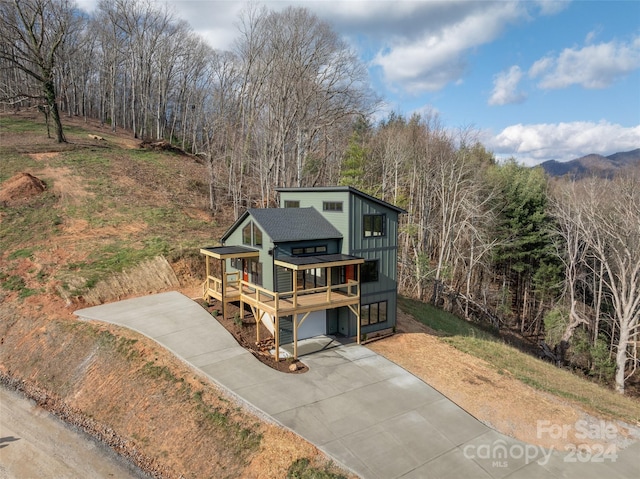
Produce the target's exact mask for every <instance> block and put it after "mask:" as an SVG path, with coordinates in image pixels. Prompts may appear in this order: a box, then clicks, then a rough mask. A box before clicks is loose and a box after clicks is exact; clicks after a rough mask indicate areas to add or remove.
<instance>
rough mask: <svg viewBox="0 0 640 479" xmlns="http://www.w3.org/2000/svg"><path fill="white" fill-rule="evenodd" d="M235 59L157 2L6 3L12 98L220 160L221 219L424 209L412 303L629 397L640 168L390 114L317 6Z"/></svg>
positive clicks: (415, 236)
mask: <svg viewBox="0 0 640 479" xmlns="http://www.w3.org/2000/svg"><path fill="white" fill-rule="evenodd" d="M237 25H238V36H237V39H236V41H235V44H234V47H233V49H231V50H230V51H217V50H215V49H213V48H212V47H211V46H209V45H207V44H206V43H205V42H204V40H203V39H202V38H200V37H199V36H198V35H197V34H195V33H194V31H193V30H192V29H191V27H190V26H189V25H188V24H186V23H184V22H183V21H180V20H178V19H177V17H176V16H175V15H174V14H173V13H172V12H171V11H170V10H169V9H167V8H166V7H163V6H162V5H161V4H159V3H157V2H154V1H152V0H102V1H101V2H100V4H99V6H98V8H97V10H96V11H95V12H94V13H93V14H91V15H88V14H86V13H84V12H82V11H80V10H78V9H77V7H76V6H75V4H74V2H72V1H70V0H0V102H2V104H3V108H4V109H5V111H9V110H11V109H25V108H37V109H39V110H40V111H42V113H43V114H44V115H45V117H46V119H47V122H48V124H49V122H51V123H52V124H53V126H54V129H55V135H56V139H57V141H59V142H64V141H66V139H65V136H64V130H63V124H64V118H65V117H69V116H76V117H84V118H87V119H89V118H91V119H99V121H100V122H102V123H103V124H104V125H108V126H109V127H110V128H111V129H112V130H114V131H115V130H118V129H121V130H126V131H130V132H132V133H131V134H132V135H134V136H135V137H137V138H140V139H163V140H166V141H168V142H170V143H171V144H173V145H175V146H177V147H179V148H182V149H183V150H185V151H187V152H189V153H192V154H196V155H198V156H199V157H200V158H202V160H203V161H205V162H206V164H207V165H208V167H209V178H207V181H208V182H209V184H210V197H211V205H210V206H211V209H212V210H213V212H214V213H215V212H216V211H220V210H221V209H222V208H229V209H232V211H233V213H234V215H235V216H238V215H239V214H241V213H242V211H243V209H244V208H246V207H247V206H268V205H271V204H273V202H274V201H275V195H274V188H276V187H279V186H322V185H335V184H343V185H351V186H354V187H356V188H358V189H361V190H362V191H365V192H367V193H369V194H371V195H374V196H376V197H379V198H381V199H384V200H386V201H389V202H391V203H394V204H396V205H398V206H400V207H402V208H404V209H406V211H407V212H408V213H407V214H406V215H403V217H402V219H401V229H400V238H399V244H400V255H399V265H398V272H399V273H398V276H399V288H400V292H401V294H404V295H407V296H410V297H414V298H419V299H421V300H426V301H430V302H432V303H434V304H436V305H438V306H441V307H443V308H445V309H447V310H450V311H452V312H455V313H457V314H459V315H461V316H463V317H465V318H467V319H468V320H470V321H475V322H478V323H481V324H484V325H486V326H487V327H489V328H493V329H495V330H510V331H512V332H513V331H515V332H517V333H518V334H519V335H521V336H522V337H524V338H528V339H530V340H531V341H533V342H534V344H538V343H539V344H542V345H543V346H544V347H543V349H542V351H543V352H544V353H545V355H546V356H547V357H548V358H551V359H553V360H554V361H556V362H557V363H558V364H560V365H565V364H570V365H571V366H573V367H577V368H580V369H582V370H583V371H584V372H585V373H587V374H589V375H592V376H595V377H597V378H600V379H604V380H607V381H613V383H614V384H615V388H616V390H617V391H619V392H620V393H624V390H625V384H626V383H627V381H628V379H629V377H631V376H632V375H633V374H634V373H635V370H636V367H637V366H638V364H639V359H638V353H637V347H638V344H639V340H640V338H639V334H640V321H639V320H640V175H639V174H638V172H635V171H628V172H626V173H625V174H624V175H621V176H619V177H615V178H607V179H602V178H594V179H586V180H580V181H576V180H571V179H568V178H564V179H553V180H552V179H550V178H548V177H546V176H545V174H544V172H543V171H542V170H541V169H540V168H528V167H525V166H523V165H519V164H518V163H517V162H516V161H515V160H512V161H508V162H506V163H498V162H496V161H495V159H494V157H493V155H492V153H491V152H490V151H487V150H486V149H485V148H484V146H483V145H482V144H481V143H480V142H479V141H478V140H477V137H476V136H477V135H476V133H477V132H475V131H473V130H472V129H458V130H453V129H451V128H448V127H445V126H444V125H442V124H441V122H440V120H439V118H438V115H436V114H425V115H422V116H420V115H414V116H411V117H410V118H406V117H404V116H403V115H401V114H391V115H389V116H388V117H387V118H385V119H384V120H383V121H381V122H379V123H377V124H374V123H373V120H372V118H373V113H375V112H376V109H377V108H378V107H379V104H380V101H381V99H379V98H377V97H376V95H375V93H374V92H373V91H372V90H371V88H370V86H369V83H368V76H367V70H366V67H365V65H364V64H362V62H361V61H360V60H359V59H358V57H357V55H356V54H355V53H354V52H353V51H352V50H351V49H350V48H349V46H348V45H347V44H346V43H345V42H344V41H343V40H342V39H341V38H340V36H339V35H338V34H337V33H336V32H335V31H334V30H333V29H332V27H331V25H329V24H328V23H326V22H324V21H322V20H320V19H319V18H318V17H316V16H315V15H314V14H312V13H311V12H309V11H308V10H307V9H304V8H293V7H289V8H286V9H284V10H282V11H277V12H276V11H271V10H268V9H266V8H260V7H257V6H252V5H249V6H248V7H247V8H246V10H245V11H244V12H243V13H242V14H241V16H240V17H239V18H238V21H237Z"/></svg>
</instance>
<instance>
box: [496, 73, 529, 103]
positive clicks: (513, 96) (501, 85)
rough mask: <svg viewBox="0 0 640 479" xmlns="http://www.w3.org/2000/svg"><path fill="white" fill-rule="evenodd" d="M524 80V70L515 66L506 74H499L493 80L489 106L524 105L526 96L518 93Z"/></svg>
mask: <svg viewBox="0 0 640 479" xmlns="http://www.w3.org/2000/svg"><path fill="white" fill-rule="evenodd" d="M521 79H522V70H521V69H520V67H519V66H517V65H514V66H512V67H511V68H510V69H509V70H508V71H506V72H500V73H498V74H497V75H496V76H495V77H494V79H493V92H491V97H490V98H489V105H508V104H513V103H522V102H523V101H524V100H525V99H526V95H525V94H524V93H522V92H520V91H518V85H519V84H520V80H521Z"/></svg>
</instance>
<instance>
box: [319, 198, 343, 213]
mask: <svg viewBox="0 0 640 479" xmlns="http://www.w3.org/2000/svg"><path fill="white" fill-rule="evenodd" d="M322 211H336V212H341V211H342V201H323V202H322Z"/></svg>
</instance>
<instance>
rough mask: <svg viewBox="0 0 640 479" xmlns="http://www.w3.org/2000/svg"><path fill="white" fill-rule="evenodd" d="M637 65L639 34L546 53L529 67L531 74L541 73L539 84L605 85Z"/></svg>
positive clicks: (552, 86)
mask: <svg viewBox="0 0 640 479" xmlns="http://www.w3.org/2000/svg"><path fill="white" fill-rule="evenodd" d="M638 68H640V37H636V38H634V39H633V40H631V41H629V42H627V43H620V42H615V41H612V42H608V43H599V44H597V45H587V46H585V47H583V48H579V49H577V48H566V49H565V50H563V51H562V52H561V53H560V54H559V55H558V56H557V57H553V56H546V57H544V58H542V59H540V60H538V61H537V62H535V63H534V64H533V66H532V67H531V68H530V70H529V76H531V77H532V78H536V77H541V78H540V82H539V83H538V87H540V88H543V89H559V88H566V87H569V86H571V85H581V86H582V87H584V88H590V89H592V88H606V87H608V86H610V85H611V84H612V83H614V82H615V81H616V80H617V79H618V78H620V77H622V76H624V75H627V74H629V73H631V72H633V71H634V70H637V69H638Z"/></svg>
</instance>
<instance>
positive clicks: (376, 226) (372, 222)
mask: <svg viewBox="0 0 640 479" xmlns="http://www.w3.org/2000/svg"><path fill="white" fill-rule="evenodd" d="M385 220H386V218H385V215H364V216H363V218H362V227H363V230H364V236H365V238H368V237H371V236H384V235H385V231H384V224H385Z"/></svg>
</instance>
